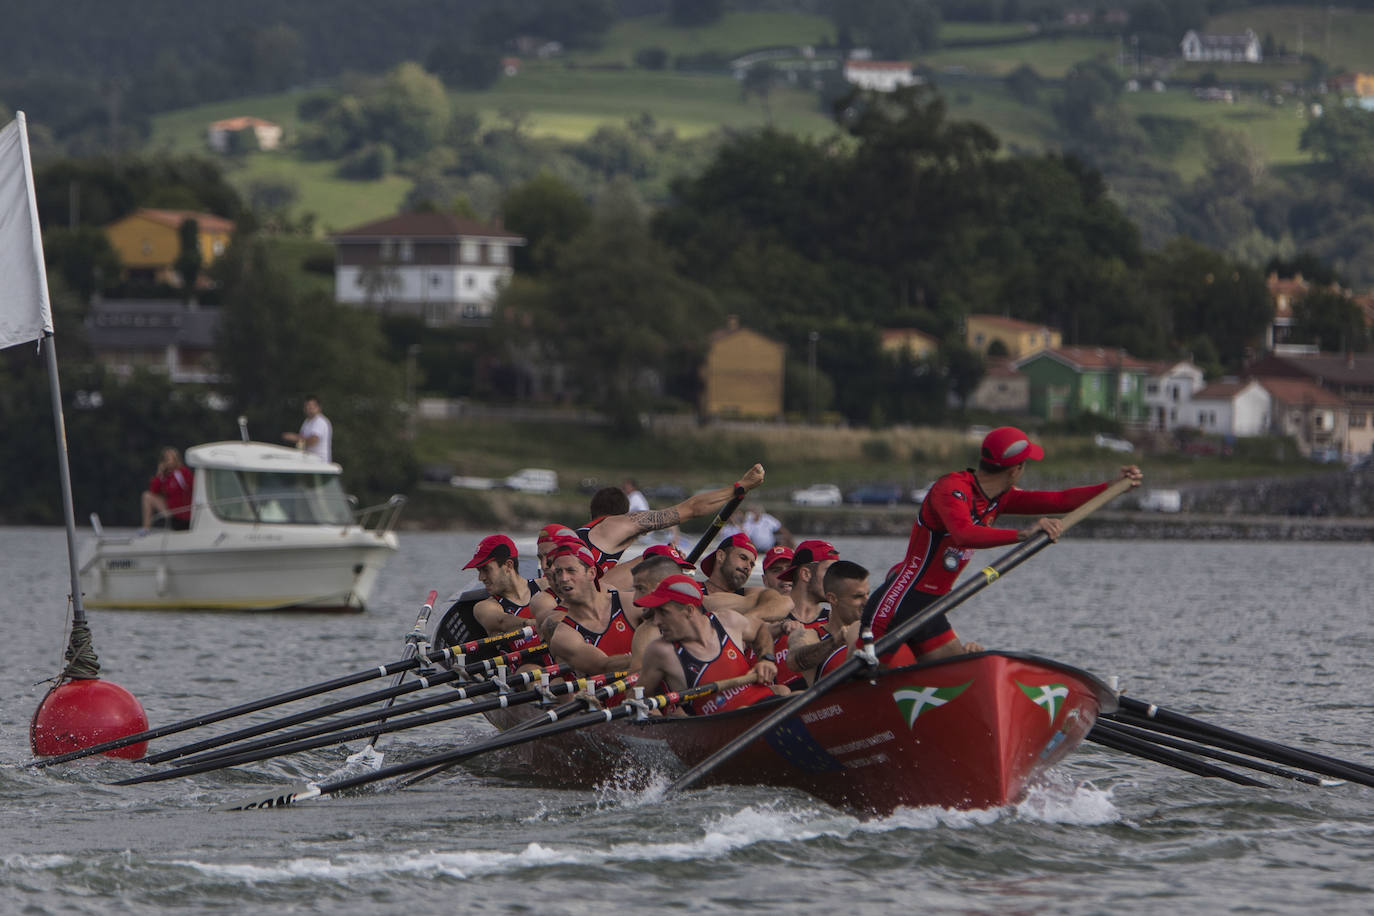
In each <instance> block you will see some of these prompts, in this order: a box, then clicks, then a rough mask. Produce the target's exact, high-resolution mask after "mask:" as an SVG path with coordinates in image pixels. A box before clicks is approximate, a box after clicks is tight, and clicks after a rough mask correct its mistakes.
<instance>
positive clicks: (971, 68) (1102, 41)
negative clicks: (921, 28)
mask: <svg viewBox="0 0 1374 916" xmlns="http://www.w3.org/2000/svg"><path fill="white" fill-rule="evenodd" d="M1116 54H1117V43H1116V42H1115V41H1114V40H1111V39H1106V38H1089V37H1084V38H1077V37H1074V38H1059V37H1051V38H1043V39H1039V40H1037V41H1026V42H1020V43H1018V44H1013V45H992V46H989V47H985V48H944V49H941V50H938V51H934V52H932V53H930V54H921V55H919V56H917V58H916V64H917V66H921V67H929V68H931V69H932V70H934V71H935V72H936V73H937V74H938V73H940V72H942V71H950V70H953V71H954V72H960V73H971V74H977V75H981V76H1006V75H1007V74H1008V73H1010V72H1011V71H1013V70H1015V69H1016V68H1017V67H1019V66H1021V65H1022V64H1027V65H1029V66H1030V67H1032V68H1034V69H1035V72H1036V73H1038V74H1040V75H1041V76H1043V77H1047V78H1050V79H1059V78H1061V77H1063V75H1064V74H1065V73H1067V72H1068V70H1069V68H1070V67H1072V66H1073V65H1074V64H1076V63H1079V62H1081V61H1085V60H1093V59H1095V58H1098V57H1103V58H1105V59H1106V60H1108V61H1111V62H1115V61H1116Z"/></svg>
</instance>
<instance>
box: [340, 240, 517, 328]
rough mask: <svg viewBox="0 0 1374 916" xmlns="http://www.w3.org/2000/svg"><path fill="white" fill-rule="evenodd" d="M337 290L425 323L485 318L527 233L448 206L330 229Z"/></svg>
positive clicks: (346, 299) (349, 299) (351, 300)
mask: <svg viewBox="0 0 1374 916" xmlns="http://www.w3.org/2000/svg"><path fill="white" fill-rule="evenodd" d="M330 240H331V241H332V242H333V243H334V298H335V299H337V300H338V301H339V302H341V303H346V304H350V305H358V306H363V307H366V308H372V309H375V310H377V311H380V312H384V313H387V314H400V315H417V316H419V317H421V318H423V319H424V322H425V324H427V325H430V326H434V327H440V326H446V325H464V324H470V325H483V324H487V323H489V322H490V320H491V314H492V307H493V305H494V304H495V302H496V298H497V296H498V295H500V292H501V290H502V289H504V288H505V286H506V284H507V283H509V282H510V278H511V276H512V275H513V274H514V267H513V261H514V254H515V249H516V248H517V247H519V246H520V245H523V244H525V239H524V238H522V237H521V236H519V235H516V234H515V233H513V232H507V231H506V230H505V229H503V228H501V227H500V226H492V225H487V224H484V223H479V222H475V221H473V220H468V219H462V218H461V217H457V216H453V215H451V214H448V213H402V214H400V215H398V216H393V217H390V218H388V219H384V220H379V221H377V222H373V223H368V224H366V225H363V226H358V227H356V228H353V229H346V230H344V231H343V232H338V233H335V234H334V235H332V236H330Z"/></svg>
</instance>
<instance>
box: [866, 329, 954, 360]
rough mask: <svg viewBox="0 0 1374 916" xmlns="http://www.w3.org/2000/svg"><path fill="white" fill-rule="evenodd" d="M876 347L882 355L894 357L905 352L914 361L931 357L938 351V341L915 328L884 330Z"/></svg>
mask: <svg viewBox="0 0 1374 916" xmlns="http://www.w3.org/2000/svg"><path fill="white" fill-rule="evenodd" d="M878 345H879V346H880V347H881V348H882V351H883V352H884V353H887V354H890V355H893V356H896V355H897V354H899V353H902V352H905V353H906V354H907V355H908V356H910V357H911V358H912V359H914V360H919V359H925V358H926V357H927V356H933V355H934V354H935V351H936V350H939V349H940V341H938V340H936V339H935V338H934V337H932V336H930V335H929V334H926V333H924V332H922V331H918V330H916V329H915V328H886V329H884V330H883V332H882V336H881V337H880V338H879V341H878Z"/></svg>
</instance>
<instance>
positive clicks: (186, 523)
mask: <svg viewBox="0 0 1374 916" xmlns="http://www.w3.org/2000/svg"><path fill="white" fill-rule="evenodd" d="M194 481H195V476H194V474H193V473H192V471H191V469H190V468H188V467H187V466H186V465H184V464H182V463H181V452H178V451H177V450H176V449H174V448H172V447H171V446H170V445H169V446H167V447H166V448H164V449H163V450H162V453H161V454H160V455H159V456H158V463H157V473H156V474H154V475H153V479H152V480H150V481H148V489H147V490H144V491H143V500H142V503H143V506H142V508H143V527H142V528H141V529H139V532H138V533H139V534H147V533H148V529H149V528H151V527H152V524H153V516H154V515H157V516H158V517H164V518H166V519H167V527H168V528H170V529H171V530H173V531H185V530H187V529H188V528H190V527H191V492H192V489H193V486H194Z"/></svg>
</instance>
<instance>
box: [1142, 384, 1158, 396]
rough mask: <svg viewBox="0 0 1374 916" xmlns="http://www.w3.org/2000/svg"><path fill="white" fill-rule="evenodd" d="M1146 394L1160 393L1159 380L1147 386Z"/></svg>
mask: <svg viewBox="0 0 1374 916" xmlns="http://www.w3.org/2000/svg"><path fill="white" fill-rule="evenodd" d="M1145 393H1146V394H1159V382H1150V383H1149V384H1147V385H1146V386H1145Z"/></svg>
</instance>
